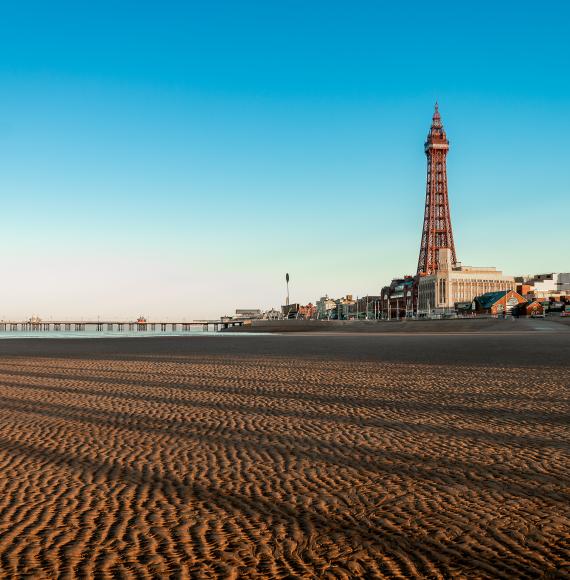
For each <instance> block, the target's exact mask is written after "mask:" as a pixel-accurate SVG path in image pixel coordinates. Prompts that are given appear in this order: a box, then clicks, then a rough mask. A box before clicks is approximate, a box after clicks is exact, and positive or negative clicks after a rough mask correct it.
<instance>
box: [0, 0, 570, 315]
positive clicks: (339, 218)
mask: <svg viewBox="0 0 570 580" xmlns="http://www.w3.org/2000/svg"><path fill="white" fill-rule="evenodd" d="M6 4H8V3H3V4H2V5H1V6H0V192H1V199H2V208H3V212H2V218H3V219H2V227H1V228H0V240H1V243H2V252H0V260H1V268H2V278H3V284H2V290H1V300H0V318H19V317H28V316H30V315H31V314H32V313H39V314H40V315H42V316H44V317H46V318H49V317H54V318H57V317H73V316H97V315H100V316H102V317H105V316H117V317H118V316H120V317H132V316H136V315H138V314H140V313H144V314H146V315H147V316H151V317H154V318H159V317H169V318H179V319H182V318H186V319H192V318H201V317H210V316H212V317H213V316H216V315H219V314H222V313H227V312H231V311H232V310H233V309H234V308H236V307H263V308H265V307H270V306H278V305H279V304H280V303H281V302H282V301H283V298H284V274H285V272H290V274H291V290H292V299H295V300H299V301H302V302H307V301H309V300H313V301H314V300H315V299H317V298H318V297H319V296H320V295H323V294H324V293H328V294H329V295H333V296H336V295H341V294H345V293H347V292H348V293H353V294H355V295H364V294H367V293H368V294H374V293H376V292H377V291H378V290H379V288H380V287H381V286H382V285H383V284H384V283H386V282H387V281H389V280H390V278H391V277H392V276H396V275H400V274H405V273H414V272H415V269H416V264H417V255H418V250H419V242H420V234H421V231H420V230H421V220H422V212H423V198H424V192H425V170H426V168H425V155H424V152H423V142H424V140H425V137H426V134H427V131H428V128H429V124H430V120H431V115H432V112H433V104H434V101H435V100H436V99H437V100H438V101H439V103H440V110H441V113H442V117H443V121H444V124H445V127H446V130H447V133H448V137H449V139H450V142H451V150H450V153H449V156H448V177H449V192H450V201H451V211H452V220H453V225H454V236H455V241H456V247H457V253H458V258H459V259H460V260H461V261H462V262H463V263H466V264H470V265H492V266H497V267H499V268H501V269H503V270H504V271H505V272H506V273H509V274H513V275H516V274H520V273H534V272H542V271H560V270H563V271H568V270H570V258H569V256H568V251H567V246H568V229H569V227H568V224H569V220H570V138H569V137H570V75H569V74H568V70H570V42H569V41H568V34H567V23H568V21H569V20H570V7H569V5H568V3H567V2H563V1H558V2H556V1H555V2H549V3H548V5H541V4H537V3H535V2H532V3H531V2H524V1H523V2H520V1H519V2H501V3H497V2H478V3H465V2H461V3H460V2H439V3H437V4H433V3H432V4H430V3H425V2H407V3H393V2H391V3H388V2H379V1H377V2H359V3H347V2H334V1H333V2H331V1H327V2H324V1H323V2H319V1H315V2H300V1H299V2H297V1H289V2H261V1H258V2H253V1H251V2H247V1H245V2H239V3H237V2H208V3H205V2H163V3H160V5H159V4H157V3H155V2H152V3H151V2H136V3H135V2H121V3H112V2H106V1H101V2H98V3H87V2H53V3H49V4H48V3H45V2H26V3H16V2H13V3H9V4H8V5H6ZM395 4H397V5H395Z"/></svg>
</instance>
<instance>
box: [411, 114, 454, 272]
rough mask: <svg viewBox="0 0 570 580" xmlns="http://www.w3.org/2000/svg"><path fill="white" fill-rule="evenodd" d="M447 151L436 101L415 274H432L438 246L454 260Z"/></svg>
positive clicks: (435, 268) (436, 261) (428, 150)
mask: <svg viewBox="0 0 570 580" xmlns="http://www.w3.org/2000/svg"><path fill="white" fill-rule="evenodd" d="M448 150H449V141H448V140H447V136H446V135H445V130H444V128H443V124H442V122H441V116H440V114H439V109H438V106H437V103H436V104H435V112H434V114H433V119H432V123H431V128H430V130H429V133H428V137H427V140H426V142H425V152H426V156H427V186H426V205H425V213H424V225H423V231H422V242H421V246H420V258H419V260H418V275H420V276H422V275H423V276H426V275H429V274H433V273H434V272H435V271H436V270H437V268H438V260H437V258H438V256H437V253H438V250H440V249H441V248H449V249H450V250H451V256H452V261H453V263H455V262H456V261H457V257H456V255H455V244H454V243H453V232H452V229H451V216H450V213H449V199H448V196H447V166H446V159H447V152H448Z"/></svg>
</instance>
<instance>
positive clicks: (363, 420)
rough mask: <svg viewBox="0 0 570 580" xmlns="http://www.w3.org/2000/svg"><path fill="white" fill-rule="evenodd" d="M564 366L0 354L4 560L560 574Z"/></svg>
mask: <svg viewBox="0 0 570 580" xmlns="http://www.w3.org/2000/svg"><path fill="white" fill-rule="evenodd" d="M569 384H570V373H569V371H568V369H565V368H558V369H544V368H530V367H525V368H524V369H517V368H496V369H493V368H486V369H485V368H482V367H472V368H469V367H467V368H466V367H454V366H435V365H420V364H392V363H385V362H369V361H361V362H358V361H352V362H348V361H345V362H343V361H336V362H331V361H330V360H329V361H324V360H318V359H315V360H300V361H299V360H297V361H295V362H292V361H290V360H286V359H284V358H279V357H277V356H275V357H263V358H258V357H256V356H254V355H252V356H242V357H234V358H232V357H227V356H225V357H222V356H211V357H208V356H204V355H200V356H198V355H188V356H179V357H169V358H167V357H164V358H163V359H161V358H160V357H147V358H145V357H138V358H136V359H135V358H134V357H133V359H132V360H129V359H128V357H125V358H124V359H123V360H112V359H111V360H96V359H92V360H90V359H81V358H45V359H43V358H35V359H34V358H18V357H12V358H10V357H3V358H2V359H0V572H1V575H2V576H3V577H39V578H41V577H45V578H48V577H49V578H53V577H62V578H93V577H96V578H107V577H137V578H155V577H178V578H218V577H222V578H238V577H240V578H257V577H267V578H314V577H319V578H352V577H358V576H364V577H367V578H411V577H419V578H450V577H457V578H508V579H512V578H540V577H570V567H569V552H570V444H569V442H570V391H569V386H568V385H569Z"/></svg>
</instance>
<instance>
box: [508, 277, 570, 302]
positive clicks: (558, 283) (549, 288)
mask: <svg viewBox="0 0 570 580" xmlns="http://www.w3.org/2000/svg"><path fill="white" fill-rule="evenodd" d="M517 281H518V279H517ZM520 281H521V283H522V284H525V285H528V286H530V287H531V293H532V294H533V295H534V296H535V297H536V298H551V297H553V298H555V297H559V296H560V295H569V294H570V273H569V272H562V273H559V272H550V273H549V274H536V275H535V276H523V277H521V278H520Z"/></svg>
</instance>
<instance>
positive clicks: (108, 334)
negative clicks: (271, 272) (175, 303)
mask: <svg viewBox="0 0 570 580" xmlns="http://www.w3.org/2000/svg"><path fill="white" fill-rule="evenodd" d="M259 334H260V333H253V332H252V333H247V332H239V333H231V332H227V333H224V332H211V331H208V332H206V331H203V330H201V329H196V330H191V331H188V330H185V331H181V330H179V331H176V332H172V331H170V330H169V331H167V332H160V331H154V332H151V331H146V332H137V331H130V332H129V331H126V330H125V331H123V332H118V331H106V330H104V331H101V332H97V331H95V330H84V331H77V332H75V331H72V332H65V331H53V330H50V331H47V330H46V331H44V330H41V331H33V332H32V331H24V332H22V331H19V330H18V331H5V332H4V331H0V340H2V339H18V338H55V339H57V338H127V337H128V338H150V337H157V336H178V337H180V336H188V337H197V336H220V337H224V336H258V335H259Z"/></svg>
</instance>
